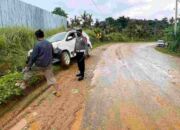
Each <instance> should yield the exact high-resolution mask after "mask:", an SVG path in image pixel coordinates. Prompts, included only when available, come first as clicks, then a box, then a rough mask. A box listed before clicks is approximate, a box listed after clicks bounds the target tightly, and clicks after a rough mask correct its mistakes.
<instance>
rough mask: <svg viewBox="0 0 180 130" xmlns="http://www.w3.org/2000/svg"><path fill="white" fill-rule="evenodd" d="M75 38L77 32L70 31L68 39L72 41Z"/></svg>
mask: <svg viewBox="0 0 180 130" xmlns="http://www.w3.org/2000/svg"><path fill="white" fill-rule="evenodd" d="M74 38H76V35H75V33H70V34H69V35H68V36H67V39H66V41H71V40H73V39H74Z"/></svg>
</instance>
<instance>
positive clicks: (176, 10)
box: [174, 0, 179, 36]
mask: <svg viewBox="0 0 180 130" xmlns="http://www.w3.org/2000/svg"><path fill="white" fill-rule="evenodd" d="M178 2H179V0H176V7H175V23H174V35H175V36H176V34H177V22H178Z"/></svg>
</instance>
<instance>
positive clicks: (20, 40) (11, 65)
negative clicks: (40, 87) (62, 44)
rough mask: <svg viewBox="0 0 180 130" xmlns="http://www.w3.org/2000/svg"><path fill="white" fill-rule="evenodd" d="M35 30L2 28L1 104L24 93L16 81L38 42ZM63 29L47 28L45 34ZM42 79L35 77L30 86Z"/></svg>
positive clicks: (0, 51)
mask: <svg viewBox="0 0 180 130" xmlns="http://www.w3.org/2000/svg"><path fill="white" fill-rule="evenodd" d="M34 31H35V30H33V29H29V28H23V27H14V28H1V29H0V55H1V57H0V76H1V77H0V104H3V103H7V102H8V101H9V100H11V99H12V98H13V97H14V96H20V95H23V92H22V90H21V89H20V88H17V87H16V86H15V83H16V82H17V80H21V79H22V73H21V70H22V69H23V67H24V66H25V61H26V57H27V52H28V51H29V50H30V49H32V48H33V46H34V44H35V42H36V39H35V37H34ZM61 31H64V29H63V28H57V29H52V30H45V35H46V37H48V36H51V35H53V34H56V33H58V32H61ZM55 69H57V67H55ZM42 79H43V78H42V77H33V78H32V79H31V80H30V82H29V83H30V86H34V85H35V84H36V83H38V82H40V81H42Z"/></svg>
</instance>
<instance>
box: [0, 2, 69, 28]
mask: <svg viewBox="0 0 180 130" xmlns="http://www.w3.org/2000/svg"><path fill="white" fill-rule="evenodd" d="M7 26H25V27H32V28H35V29H39V28H41V29H52V28H56V27H60V26H64V27H66V26H67V19H66V18H65V17H62V16H57V15H53V14H52V13H50V12H48V11H45V10H43V9H41V8H38V7H35V6H32V5H29V4H26V3H24V2H22V1H20V0H0V27H7Z"/></svg>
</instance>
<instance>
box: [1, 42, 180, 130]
mask: <svg viewBox="0 0 180 130" xmlns="http://www.w3.org/2000/svg"><path fill="white" fill-rule="evenodd" d="M75 73H76V65H72V67H71V68H70V69H69V70H66V71H63V72H61V73H60V74H59V75H58V76H57V78H58V79H59V84H61V85H62V92H63V94H62V96H61V97H60V98H56V97H54V96H53V95H52V94H51V92H52V89H51V88H50V89H48V90H47V91H46V92H45V93H43V94H42V95H41V96H39V98H38V99H36V100H35V101H34V102H33V103H32V104H30V105H29V107H28V108H26V109H25V110H24V111H23V112H22V113H20V114H19V115H18V116H17V117H16V118H14V119H13V120H12V121H11V122H9V123H5V124H6V125H4V129H3V130H21V129H23V130H69V129H70V130H180V59H179V58H175V57H171V56H167V55H165V54H161V53H160V52H157V51H155V50H154V48H153V45H152V44H114V45H110V46H109V45H108V46H104V47H100V48H97V49H95V50H94V51H93V55H92V57H91V58H89V59H88V60H87V72H86V73H87V75H86V79H85V81H83V82H77V80H76V78H75V77H74V74H75Z"/></svg>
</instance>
